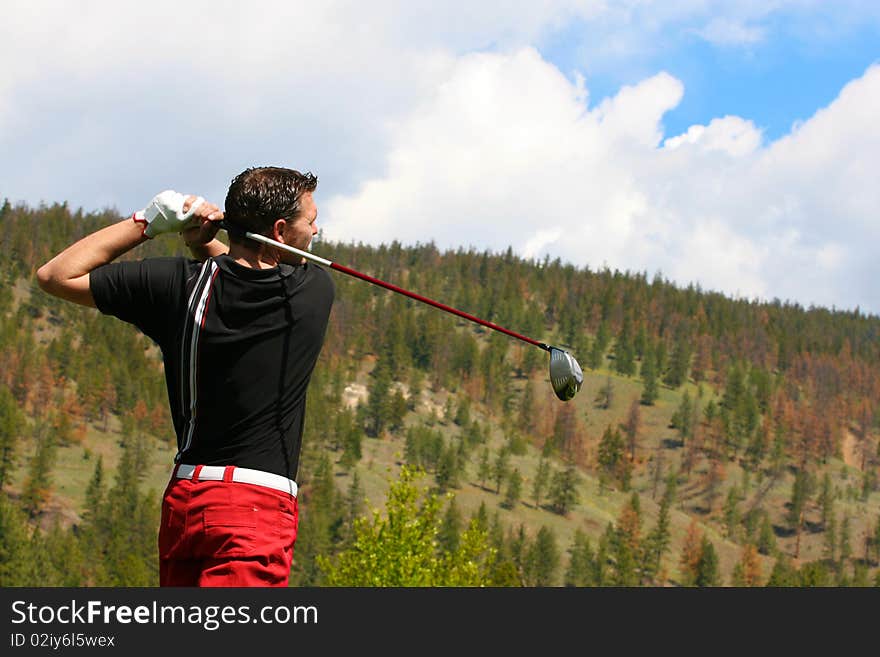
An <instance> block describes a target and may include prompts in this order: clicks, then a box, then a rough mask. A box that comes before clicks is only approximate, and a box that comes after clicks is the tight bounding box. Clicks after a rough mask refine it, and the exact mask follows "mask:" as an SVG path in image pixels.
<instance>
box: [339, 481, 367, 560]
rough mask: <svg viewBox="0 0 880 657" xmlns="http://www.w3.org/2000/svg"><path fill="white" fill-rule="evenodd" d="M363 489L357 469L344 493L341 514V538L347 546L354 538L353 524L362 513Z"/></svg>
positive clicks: (363, 504) (363, 503)
mask: <svg viewBox="0 0 880 657" xmlns="http://www.w3.org/2000/svg"><path fill="white" fill-rule="evenodd" d="M364 506H365V502H364V489H363V486H362V485H361V478H360V474H359V473H358V471H357V469H354V470H353V471H352V473H351V482H350V483H349V485H348V489H347V490H346V493H345V510H344V513H343V527H342V538H343V541H344V542H345V543H346V544H348V543H350V541H351V540H352V539H353V538H354V528H355V522H356V521H357V519H358V518H360V517H361V515H363V512H364Z"/></svg>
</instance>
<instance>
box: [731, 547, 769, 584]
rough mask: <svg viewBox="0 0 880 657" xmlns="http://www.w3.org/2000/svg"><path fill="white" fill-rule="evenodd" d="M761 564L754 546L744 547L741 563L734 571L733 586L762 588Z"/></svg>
mask: <svg viewBox="0 0 880 657" xmlns="http://www.w3.org/2000/svg"><path fill="white" fill-rule="evenodd" d="M761 579H762V574H761V562H760V561H759V559H758V550H757V548H755V546H754V545H751V544H749V545H745V546H743V549H742V553H741V554H740V559H739V562H738V563H737V564H736V566H734V569H733V585H734V586H738V587H747V586H761Z"/></svg>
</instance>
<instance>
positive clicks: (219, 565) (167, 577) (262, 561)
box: [159, 468, 298, 586]
mask: <svg viewBox="0 0 880 657" xmlns="http://www.w3.org/2000/svg"><path fill="white" fill-rule="evenodd" d="M231 470H232V468H227V472H231ZM194 479H195V480H190V479H178V478H176V477H175V476H173V475H172V478H171V481H170V482H169V483H168V487H167V488H166V489H165V496H164V498H163V500H162V522H161V525H160V527H159V585H160V586H287V583H288V578H289V577H290V566H291V564H292V563H293V544H294V542H295V541H296V530H297V524H298V512H297V504H296V497H295V496H293V495H291V494H290V493H289V492H282V491H279V490H275V489H273V488H268V487H266V486H259V485H255V484H246V483H239V482H233V481H231V479H230V477H229V476H227V477H225V479H226V481H198V478H197V477H195V478H194Z"/></svg>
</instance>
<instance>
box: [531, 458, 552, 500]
mask: <svg viewBox="0 0 880 657" xmlns="http://www.w3.org/2000/svg"><path fill="white" fill-rule="evenodd" d="M549 484H550V464H549V463H548V462H547V459H545V458H544V457H543V456H541V458H540V459H539V460H538V468H537V470H536V471H535V479H534V481H533V483H532V499H533V500H534V501H535V508H536V509H540V508H541V497H542V496H543V495H544V491H545V490H547V487H548V486H549Z"/></svg>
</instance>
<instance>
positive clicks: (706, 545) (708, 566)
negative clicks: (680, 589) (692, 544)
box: [695, 536, 721, 587]
mask: <svg viewBox="0 0 880 657" xmlns="http://www.w3.org/2000/svg"><path fill="white" fill-rule="evenodd" d="M695 584H696V585H697V586H700V587H708V586H719V585H720V584H721V571H720V564H719V561H718V553H717V552H716V551H715V546H714V545H712V542H711V541H710V540H709V539H708V538H706V536H703V540H702V543H701V545H700V558H699V561H698V562H697V572H696V578H695Z"/></svg>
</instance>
